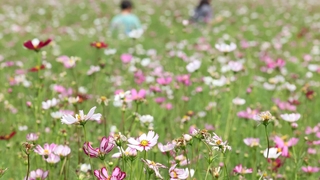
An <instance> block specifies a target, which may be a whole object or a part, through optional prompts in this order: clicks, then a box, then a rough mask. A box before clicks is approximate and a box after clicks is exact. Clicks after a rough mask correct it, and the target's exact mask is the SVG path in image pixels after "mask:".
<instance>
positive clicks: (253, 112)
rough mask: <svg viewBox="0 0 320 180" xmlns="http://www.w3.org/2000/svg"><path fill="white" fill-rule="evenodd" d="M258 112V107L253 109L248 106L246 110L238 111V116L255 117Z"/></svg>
mask: <svg viewBox="0 0 320 180" xmlns="http://www.w3.org/2000/svg"><path fill="white" fill-rule="evenodd" d="M258 114H259V111H258V110H257V109H251V108H249V107H248V108H247V109H246V110H245V111H240V112H238V114H237V116H238V117H239V118H244V119H254V117H255V116H257V115H258Z"/></svg>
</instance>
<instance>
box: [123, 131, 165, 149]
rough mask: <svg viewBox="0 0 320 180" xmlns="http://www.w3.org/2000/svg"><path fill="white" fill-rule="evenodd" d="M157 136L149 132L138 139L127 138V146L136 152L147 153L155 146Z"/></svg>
mask: <svg viewBox="0 0 320 180" xmlns="http://www.w3.org/2000/svg"><path fill="white" fill-rule="evenodd" d="M158 138H159V135H158V134H156V133H155V132H154V131H149V132H148V134H147V135H146V134H142V135H141V136H140V137H139V138H137V139H134V138H129V139H128V142H129V144H128V146H129V147H131V148H134V149H136V150H138V151H143V150H145V151H148V150H150V149H151V148H152V147H153V146H155V145H156V144H157V142H158Z"/></svg>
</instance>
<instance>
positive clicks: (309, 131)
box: [305, 126, 320, 135]
mask: <svg viewBox="0 0 320 180" xmlns="http://www.w3.org/2000/svg"><path fill="white" fill-rule="evenodd" d="M319 130H320V128H319V127H318V126H315V127H313V128H312V127H310V126H308V127H307V128H306V131H305V133H306V134H307V135H309V134H312V133H317V132H318V131H319Z"/></svg>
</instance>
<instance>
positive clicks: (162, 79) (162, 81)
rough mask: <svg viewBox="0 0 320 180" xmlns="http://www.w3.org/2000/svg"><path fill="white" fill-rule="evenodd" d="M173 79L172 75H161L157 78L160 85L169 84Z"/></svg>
mask: <svg viewBox="0 0 320 180" xmlns="http://www.w3.org/2000/svg"><path fill="white" fill-rule="evenodd" d="M171 81H172V77H170V76H168V77H159V78H158V79H157V83H158V84H160V85H169V84H170V83H171Z"/></svg>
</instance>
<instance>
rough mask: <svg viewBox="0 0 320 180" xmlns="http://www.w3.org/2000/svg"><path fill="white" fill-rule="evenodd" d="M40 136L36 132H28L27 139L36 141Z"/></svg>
mask: <svg viewBox="0 0 320 180" xmlns="http://www.w3.org/2000/svg"><path fill="white" fill-rule="evenodd" d="M38 138H39V136H38V135H37V134H36V133H29V134H27V141H36V140H37V139H38Z"/></svg>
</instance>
